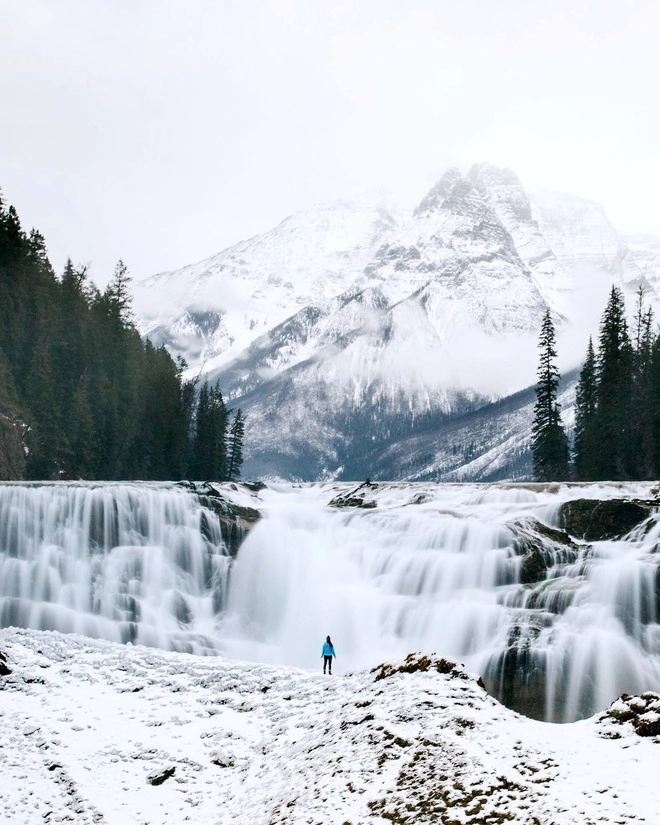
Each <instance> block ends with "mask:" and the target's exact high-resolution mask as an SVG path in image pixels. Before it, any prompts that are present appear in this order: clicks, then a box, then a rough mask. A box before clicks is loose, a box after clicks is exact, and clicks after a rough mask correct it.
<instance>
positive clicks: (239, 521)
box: [177, 481, 266, 556]
mask: <svg viewBox="0 0 660 825" xmlns="http://www.w3.org/2000/svg"><path fill="white" fill-rule="evenodd" d="M177 486H179V487H185V488H186V489H187V490H190V491H191V492H193V493H196V494H197V496H198V498H199V500H200V502H201V504H202V505H203V506H204V507H206V508H208V509H209V510H211V511H212V512H214V513H215V514H216V516H217V517H218V520H219V521H220V529H221V531H222V538H223V541H224V542H225V544H226V545H227V547H228V548H229V552H230V553H231V555H232V556H235V555H236V554H237V553H238V550H239V547H240V546H241V544H242V543H243V541H244V540H245V537H246V536H247V534H248V532H249V531H250V529H251V528H252V527H254V525H255V524H256V523H257V522H258V521H259V519H260V518H261V513H260V512H259V511H258V510H256V509H254V508H253V507H243V506H242V505H240V504H235V503H234V502H232V501H230V500H229V499H227V498H226V497H225V496H224V495H223V494H222V491H221V490H219V489H218V488H217V487H216V486H214V485H213V484H212V483H211V482H210V481H205V482H203V483H201V484H199V483H196V482H194V481H179V482H177ZM231 486H232V487H233V489H234V490H236V489H238V487H237V486H236V485H231ZM240 486H242V487H245V488H247V489H248V490H250V491H251V492H257V491H258V490H262V489H264V488H265V486H266V485H265V484H263V482H261V481H255V482H245V483H241V484H240ZM201 527H202V532H205V531H208V530H209V526H208V525H207V524H206V522H205V521H204V519H202V526H201Z"/></svg>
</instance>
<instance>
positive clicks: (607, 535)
mask: <svg viewBox="0 0 660 825" xmlns="http://www.w3.org/2000/svg"><path fill="white" fill-rule="evenodd" d="M654 507H657V502H653V501H639V500H633V499H608V500H606V501H599V500H598V499H585V498H581V499H576V500H575V501H567V502H565V503H564V504H562V505H561V508H560V511H559V518H560V523H561V525H562V527H563V528H564V529H565V530H566V531H567V532H568V533H570V534H571V535H572V536H576V537H578V538H581V539H584V540H585V541H602V540H607V539H620V538H622V537H623V536H625V535H626V534H627V533H629V532H630V531H631V530H632V529H633V528H634V527H636V526H637V525H638V524H640V522H642V521H644V519H646V518H648V517H649V516H650V515H651V512H652V510H653V508H654Z"/></svg>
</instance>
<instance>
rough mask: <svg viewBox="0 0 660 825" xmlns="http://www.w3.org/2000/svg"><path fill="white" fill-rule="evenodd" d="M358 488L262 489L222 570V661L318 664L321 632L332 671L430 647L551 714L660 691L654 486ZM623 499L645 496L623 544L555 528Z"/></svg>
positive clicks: (512, 698)
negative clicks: (232, 559)
mask: <svg viewBox="0 0 660 825" xmlns="http://www.w3.org/2000/svg"><path fill="white" fill-rule="evenodd" d="M365 490H366V493H365ZM338 491H339V493H340V494H341V495H340V496H339V498H336V499H335V501H336V502H337V503H339V504H342V503H344V504H345V503H347V502H348V503H349V504H350V503H351V502H352V503H353V504H357V505H359V504H360V503H362V504H363V505H364V504H365V503H366V504H367V505H368V504H372V505H375V506H372V507H359V506H353V507H351V506H348V507H343V508H342V507H340V508H335V507H329V506H328V502H329V500H330V499H331V498H332V497H333V495H335V496H336V494H337V492H338ZM361 495H365V496H366V498H364V499H362V500H360V499H359V498H357V499H352V498H351V496H350V494H348V491H347V489H346V488H345V487H341V486H339V485H326V486H321V485H311V486H308V487H302V488H284V487H282V488H280V490H279V491H272V492H270V493H269V494H268V496H266V497H265V502H266V504H267V506H268V510H269V512H268V515H267V518H266V519H265V520H264V522H263V523H262V524H260V525H259V526H258V527H257V528H256V529H255V530H253V531H252V533H251V534H250V536H249V537H248V539H247V540H246V542H245V543H244V545H243V546H242V548H241V551H240V553H239V554H238V557H237V560H236V564H235V567H234V569H233V571H232V580H231V587H230V593H229V605H228V617H227V626H226V628H225V632H226V638H227V644H228V645H229V648H228V649H229V650H230V651H231V652H232V653H233V654H234V655H236V656H240V657H241V658H251V659H254V660H260V661H271V662H277V663H289V664H292V665H300V666H305V667H317V666H318V664H317V662H318V657H319V656H320V644H321V641H322V640H323V639H324V638H325V636H326V635H327V634H331V636H332V639H333V642H334V644H335V647H336V650H337V654H338V660H337V665H338V669H339V670H341V669H343V670H344V671H346V670H353V669H363V668H365V667H369V666H372V665H375V664H377V663H378V662H381V661H383V660H387V659H393V658H399V657H402V656H405V655H406V654H408V653H409V652H411V651H422V652H425V653H432V652H434V653H437V654H439V655H442V656H446V657H448V658H453V659H456V660H458V661H461V662H463V663H465V664H466V665H467V666H468V667H469V668H470V669H472V670H474V671H476V672H479V673H480V674H482V676H483V677H484V679H485V681H486V684H487V687H488V689H489V690H490V691H491V692H492V693H493V694H494V695H496V696H497V697H498V698H500V699H501V700H502V701H503V702H504V703H505V704H507V705H509V706H510V707H513V708H514V709H517V710H519V711H521V712H523V713H526V714H528V715H530V716H534V717H537V718H540V719H547V720H554V721H569V720H573V719H576V718H580V717H584V716H589V715H591V714H593V713H594V712H596V711H597V710H601V709H604V708H605V707H607V706H608V704H609V703H610V702H611V701H612V700H613V699H614V698H616V696H617V695H619V694H621V693H623V692H630V693H636V692H642V691H644V690H656V691H657V690H660V625H659V624H658V618H659V617H660V610H659V602H660V576H659V574H658V564H659V563H660V555H658V552H657V551H658V544H659V540H660V525H659V524H658V522H657V517H656V515H655V510H656V508H655V506H654V503H653V502H652V501H651V502H650V503H649V501H648V499H650V498H652V495H651V489H650V485H634V486H633V485H628V486H626V485H623V486H622V485H610V486H604V485H583V486H580V487H577V486H569V485H565V486H561V487H558V488H545V487H541V486H535V485H529V486H527V487H524V486H515V485H484V486H477V485H414V484H391V485H378V486H376V487H372V488H363V489H362V492H361ZM630 496H634V497H637V498H644V499H645V500H646V503H645V504H644V506H640V507H638V508H637V509H635V507H636V505H634V506H633V505H630V506H631V507H632V508H633V514H632V515H633V518H632V520H631V519H630V518H628V520H627V522H626V519H624V520H623V521H624V522H625V524H624V527H623V528H622V529H623V532H626V533H628V535H626V536H625V538H624V539H623V540H619V539H617V540H609V541H593V542H587V541H584V540H581V539H580V538H576V537H571V536H570V535H569V534H568V533H567V532H566V530H564V529H561V526H562V522H563V521H565V520H566V519H565V515H566V513H567V512H568V510H567V506H568V505H565V503H566V502H568V501H570V500H572V499H585V500H586V503H585V505H584V507H583V508H582V511H584V512H585V513H589V512H591V510H593V507H595V506H596V505H597V504H598V502H597V501H596V499H605V500H608V499H609V500H611V501H612V502H613V503H614V505H616V500H617V499H624V498H627V497H630ZM590 500H591V502H590ZM578 503H579V502H578ZM591 505H593V507H591ZM582 511H580V512H582ZM628 515H629V514H628ZM639 520H641V522H642V523H641V525H640V526H639V527H638V528H636V529H634V530H632V531H631V532H628V531H629V527H630V526H632V525H633V524H635V523H636V522H637V521H639ZM592 522H593V519H592ZM581 529H582V528H581ZM592 529H593V528H592ZM229 640H233V641H231V643H230V642H229Z"/></svg>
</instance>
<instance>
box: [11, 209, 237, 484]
mask: <svg viewBox="0 0 660 825" xmlns="http://www.w3.org/2000/svg"><path fill="white" fill-rule="evenodd" d="M129 284H130V278H129V275H128V271H127V269H126V267H125V266H124V264H123V263H122V262H121V261H120V262H119V263H118V264H117V266H116V268H115V272H114V275H113V278H112V280H111V282H110V284H109V285H108V287H107V288H106V289H105V290H104V291H102V292H101V291H99V290H98V289H97V288H96V287H95V286H94V285H93V284H92V283H91V282H90V281H89V280H88V278H87V272H86V268H85V267H76V266H74V265H73V264H72V263H71V261H68V262H67V264H66V267H65V270H64V273H63V274H62V276H61V277H57V276H56V274H55V272H54V271H53V268H52V266H51V264H50V262H49V260H48V256H47V253H46V245H45V240H44V238H43V236H42V235H41V233H39V232H38V231H36V230H31V231H30V232H29V233H28V232H25V231H24V230H23V229H22V227H21V223H20V220H19V216H18V214H17V213H16V210H15V209H14V208H13V207H11V206H9V207H7V206H6V205H5V203H4V201H3V200H2V196H1V195H0V478H5V479H7V478H9V479H12V478H13V479H20V478H30V479H52V478H63V479H71V478H73V479H75V478H88V479H95V478H96V479H109V480H112V479H136V478H143V479H173V478H181V477H182V476H183V475H185V474H188V475H190V476H192V477H195V478H216V479H222V478H227V477H228V476H229V472H230V470H231V474H232V475H233V476H234V477H236V476H237V475H238V472H239V469H240V458H241V446H242V444H241V443H234V442H236V441H237V440H238V441H240V440H242V417H240V416H239V426H238V427H235V426H234V427H233V428H232V426H231V425H232V419H231V416H230V411H228V410H227V408H226V406H225V404H224V401H223V399H222V395H221V393H220V390H219V389H218V388H212V389H211V390H210V391H207V392H206V393H205V395H204V398H203V405H202V406H203V409H199V405H198V402H197V395H196V392H195V385H194V382H192V381H183V380H182V371H183V368H184V366H185V364H184V363H183V362H175V361H174V360H173V359H172V357H171V356H170V355H169V353H168V352H167V351H166V350H165V348H164V347H159V348H156V347H154V346H153V345H152V344H151V343H150V342H149V341H148V340H144V341H143V340H142V339H141V337H140V335H139V333H138V331H137V329H136V327H135V326H134V324H133V321H132V315H131V296H130V289H129ZM206 390H208V388H206ZM198 410H199V412H200V413H201V415H199V416H198ZM232 439H233V440H232ZM232 456H233V461H232V460H231V459H232ZM230 465H231V467H230Z"/></svg>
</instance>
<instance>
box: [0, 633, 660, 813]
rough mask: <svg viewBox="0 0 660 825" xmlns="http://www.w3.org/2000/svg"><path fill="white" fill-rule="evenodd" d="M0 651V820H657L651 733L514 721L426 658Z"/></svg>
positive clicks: (76, 641) (32, 643)
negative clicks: (422, 666)
mask: <svg viewBox="0 0 660 825" xmlns="http://www.w3.org/2000/svg"><path fill="white" fill-rule="evenodd" d="M0 651H2V652H3V653H4V654H5V656H6V658H7V665H8V666H9V667H10V668H11V670H12V673H11V675H9V676H5V677H0V822H2V823H12V824H13V823H17V824H18V823H21V824H23V823H25V825H27V823H53V822H63V821H71V822H76V823H91V822H107V823H116V825H124V823H139V824H140V825H142V824H143V823H149V825H155V824H156V823H166V822H172V823H179V822H194V823H195V824H196V825H203V824H204V823H239V824H240V823H251V824H252V825H254V824H255V823H264V825H266V823H273V825H274V824H275V823H303V822H304V823H318V824H319V825H327V824H328V823H337V824H338V825H342V824H343V823H350V824H351V825H358V823H367V822H374V823H376V822H383V823H384V822H386V821H389V822H395V823H403V822H408V823H425V822H434V823H436V822H438V823H439V822H442V823H444V824H445V825H447V823H475V825H476V823H502V822H517V823H538V825H555V823H556V825H559V823H571V825H573V823H581V824H582V825H586V823H601V822H612V823H625V822H649V823H658V822H660V783H658V781H657V770H658V764H659V758H660V743H659V742H657V741H656V740H654V739H653V738H641V737H639V736H638V735H637V734H636V733H634V731H633V729H632V727H631V726H630V725H629V723H626V724H623V725H615V724H614V723H613V722H612V721H611V720H608V719H599V718H598V717H594V718H592V719H589V720H586V721H582V722H576V723H574V724H570V725H561V726H560V725H551V724H546V723H542V722H536V721H531V720H529V719H526V718H524V717H521V716H518V715H517V714H515V713H513V712H512V711H509V710H507V709H506V708H504V707H503V706H501V705H500V704H499V703H498V702H496V701H495V700H494V699H492V698H491V697H490V696H488V695H487V694H486V693H485V692H484V691H483V690H482V688H481V687H479V685H478V683H477V681H476V680H475V679H474V678H473V677H472V676H469V675H468V674H466V673H465V672H464V671H463V670H462V669H461V668H457V669H456V670H455V671H454V672H453V673H449V674H443V673H439V672H438V671H437V668H436V667H435V664H436V660H433V661H432V662H431V665H432V666H431V668H430V669H429V670H428V671H427V672H414V673H403V672H398V673H396V672H395V673H393V674H390V673H389V671H387V670H383V669H381V670H377V671H376V672H374V673H369V672H363V673H356V674H352V675H349V674H341V675H333V676H332V677H323V676H322V675H321V673H320V672H319V673H310V672H306V671H302V670H298V669H294V668H285V667H268V666H264V665H254V664H246V663H240V662H235V661H229V660H226V659H222V658H213V657H207V658H201V657H194V656H188V655H185V654H179V653H167V652H163V651H158V650H152V649H147V648H141V647H130V646H129V647H125V646H121V645H117V644H113V643H110V642H101V641H92V640H88V639H83V638H81V637H75V636H64V635H60V634H58V633H48V632H47V633H44V632H36V631H26V630H14V629H6V630H2V631H0ZM401 664H402V663H401V662H399V663H394V669H396V668H397V667H399V666H400V665H401ZM426 664H427V665H428V664H429V660H426ZM383 674H384V675H385V678H377V677H378V676H379V675H380V676H382V675H383ZM611 737H615V738H611ZM152 783H159V784H152Z"/></svg>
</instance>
